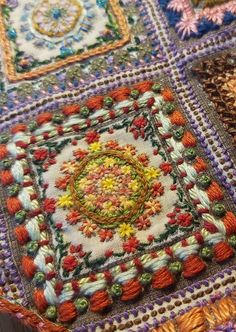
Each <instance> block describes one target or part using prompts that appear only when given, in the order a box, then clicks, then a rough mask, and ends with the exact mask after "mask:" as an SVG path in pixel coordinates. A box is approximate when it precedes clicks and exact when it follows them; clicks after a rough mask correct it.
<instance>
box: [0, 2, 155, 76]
mask: <svg viewBox="0 0 236 332" xmlns="http://www.w3.org/2000/svg"><path fill="white" fill-rule="evenodd" d="M135 5H136V4H135V3H133V2H132V3H131V2H128V1H125V2H122V1H120V2H119V1H117V0H109V1H108V0H101V1H96V0H86V1H85V0H80V1H77V0H65V1H54V0H49V1H47V0H45V1H36V2H35V1H22V0H21V1H11V0H9V1H5V0H2V1H1V2H0V7H1V11H0V38H1V43H2V44H3V46H4V47H3V57H4V62H5V69H6V73H7V76H8V79H9V80H10V81H18V80H23V79H30V78H35V77H39V76H41V75H43V74H45V73H48V72H51V71H53V70H55V69H60V68H63V67H64V66H65V65H67V64H73V63H75V62H77V63H78V62H81V61H83V60H86V59H89V58H91V57H94V56H96V57H99V59H100V60H99V61H98V63H97V68H100V69H102V67H103V66H104V60H103V56H105V55H107V54H109V57H108V58H109V63H110V64H111V63H112V61H113V60H114V61H115V60H116V59H117V61H118V63H121V64H122V63H123V62H126V61H130V60H131V59H130V55H129V52H130V51H131V52H135V54H138V53H139V52H140V56H141V58H143V57H145V56H147V57H150V56H151V55H156V45H155V44H156V43H152V40H151V39H150V38H149V35H150V36H151V34H150V33H148V31H147V30H146V29H147V26H148V25H149V22H148V21H147V20H145V22H142V19H140V17H139V13H138V11H139V9H140V10H142V12H143V13H145V11H144V10H143V9H142V6H139V9H138V7H136V6H135ZM141 43H142V45H141ZM127 45H129V49H128V50H127V48H126V47H127ZM124 47H125V48H124ZM113 57H114V59H113Z"/></svg>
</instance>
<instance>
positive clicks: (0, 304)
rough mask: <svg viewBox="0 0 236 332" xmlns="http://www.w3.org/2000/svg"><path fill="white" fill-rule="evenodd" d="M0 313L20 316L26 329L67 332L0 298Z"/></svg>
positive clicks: (65, 329) (61, 327)
mask: <svg viewBox="0 0 236 332" xmlns="http://www.w3.org/2000/svg"><path fill="white" fill-rule="evenodd" d="M0 312H2V313H6V314H10V315H14V314H22V316H23V317H22V318H21V322H22V323H23V324H24V325H26V326H27V327H31V328H37V330H38V331H39V332H68V329H67V328H65V327H63V326H59V325H55V324H53V323H51V322H49V321H48V320H46V319H44V318H42V317H39V316H38V315H37V314H36V313H34V312H32V311H30V310H27V309H25V308H24V307H22V306H20V305H18V304H14V303H12V302H9V301H8V300H6V299H3V298H0Z"/></svg>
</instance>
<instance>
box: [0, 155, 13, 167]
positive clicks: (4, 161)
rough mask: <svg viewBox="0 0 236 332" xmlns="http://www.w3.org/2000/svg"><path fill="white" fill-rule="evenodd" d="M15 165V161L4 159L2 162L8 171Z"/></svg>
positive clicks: (2, 165)
mask: <svg viewBox="0 0 236 332" xmlns="http://www.w3.org/2000/svg"><path fill="white" fill-rule="evenodd" d="M12 165H13V160H12V159H8V158H7V159H4V160H2V162H1V167H2V168H4V169H8V168H10V167H11V166H12Z"/></svg>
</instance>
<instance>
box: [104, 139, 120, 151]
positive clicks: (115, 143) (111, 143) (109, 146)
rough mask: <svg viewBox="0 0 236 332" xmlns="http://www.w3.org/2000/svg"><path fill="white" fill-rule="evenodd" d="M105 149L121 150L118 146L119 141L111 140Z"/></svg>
mask: <svg viewBox="0 0 236 332" xmlns="http://www.w3.org/2000/svg"><path fill="white" fill-rule="evenodd" d="M105 147H106V148H110V149H117V148H119V145H118V143H117V141H113V140H111V141H108V142H106V144H105Z"/></svg>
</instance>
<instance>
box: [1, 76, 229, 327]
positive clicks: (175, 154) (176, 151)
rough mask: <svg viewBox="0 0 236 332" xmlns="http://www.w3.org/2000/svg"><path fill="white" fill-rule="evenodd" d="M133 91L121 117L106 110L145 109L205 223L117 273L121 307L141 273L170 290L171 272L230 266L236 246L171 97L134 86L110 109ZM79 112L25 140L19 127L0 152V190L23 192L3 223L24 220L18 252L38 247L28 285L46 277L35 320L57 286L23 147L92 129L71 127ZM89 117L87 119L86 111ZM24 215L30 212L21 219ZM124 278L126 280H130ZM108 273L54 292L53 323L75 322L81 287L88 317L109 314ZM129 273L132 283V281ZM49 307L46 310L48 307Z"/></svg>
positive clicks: (46, 119) (41, 122)
mask: <svg viewBox="0 0 236 332" xmlns="http://www.w3.org/2000/svg"><path fill="white" fill-rule="evenodd" d="M134 90H137V91H138V92H139V94H140V97H139V98H138V99H137V100H134V101H133V100H130V101H129V103H128V105H127V106H125V107H123V108H121V109H120V108H119V106H118V105H119V100H118V104H117V106H113V108H114V109H115V110H116V109H117V111H118V114H119V112H121V113H123V112H125V113H127V112H130V111H133V110H136V111H137V108H138V107H140V106H139V104H140V105H142V106H141V107H143V106H144V105H145V106H146V107H148V109H149V110H150V112H151V113H152V114H153V115H154V117H155V121H156V127H157V130H158V132H159V133H160V135H161V137H162V139H163V140H164V141H165V142H166V144H167V146H168V148H169V152H170V156H171V158H172V160H173V162H174V163H175V165H176V166H177V167H178V171H179V172H180V176H181V177H182V179H183V181H184V183H185V187H186V189H187V190H188V192H189V195H190V197H191V199H192V200H193V202H194V204H195V206H196V208H197V210H198V213H199V214H201V218H202V219H203V220H204V223H203V228H202V229H201V230H200V232H199V231H198V232H195V233H194V234H193V236H191V237H189V238H187V239H185V240H183V241H182V242H180V243H177V244H176V245H173V246H171V247H169V248H165V250H162V251H158V252H153V253H150V254H147V255H144V256H141V257H140V259H139V263H138V266H137V265H136V264H137V263H136V262H135V260H134V261H130V262H129V263H126V264H123V265H122V270H121V271H119V272H118V273H119V274H120V277H121V276H122V274H123V275H127V277H125V282H124V283H122V284H121V285H122V287H121V288H119V287H120V286H119V287H118V286H117V287H118V288H117V292H118V289H119V294H120V295H119V296H121V300H123V301H129V300H130V299H133V298H135V297H137V296H138V295H139V294H140V293H141V292H142V291H143V287H144V284H142V283H143V281H142V280H144V279H143V278H144V274H145V273H147V272H148V273H150V272H151V275H152V277H151V278H150V282H151V284H152V287H153V288H157V289H162V288H166V287H169V286H170V285H172V284H173V283H175V280H176V278H175V277H174V274H175V273H176V272H177V273H178V272H179V271H181V270H183V272H182V275H183V277H184V278H192V277H194V276H196V275H197V274H199V273H200V272H201V271H202V270H204V269H205V268H206V263H205V262H204V261H203V258H204V259H209V258H210V257H211V256H212V255H213V257H214V260H215V261H216V262H218V263H221V262H223V261H225V260H227V259H229V258H230V257H232V256H233V255H234V250H233V249H232V245H233V246H234V245H235V243H234V234H235V216H234V215H233V213H231V212H230V211H227V210H226V209H225V207H224V205H222V204H221V203H220V201H221V200H222V199H223V193H222V190H221V189H220V187H219V185H218V184H217V182H215V181H214V180H212V179H211V177H209V176H208V175H207V174H206V173H205V170H206V167H207V165H206V164H205V163H204V161H203V160H202V159H201V158H199V157H197V155H196V150H195V147H196V144H197V143H196V139H195V137H194V136H193V135H192V133H191V132H190V131H188V130H186V129H185V123H186V120H185V118H184V117H183V116H182V114H181V112H180V111H179V110H178V109H177V107H176V105H175V104H174V103H173V96H172V94H171V92H170V91H169V90H167V89H164V90H163V89H162V88H161V87H160V85H159V84H154V83H153V82H143V83H141V84H139V85H136V86H135V87H134V88H133V90H132V89H129V88H126V89H125V90H123V93H124V91H125V93H126V94H125V95H124V94H123V93H121V91H122V90H117V91H116V94H115V93H113V98H112V99H113V100H114V102H116V98H118V97H114V96H118V95H119V96H120V95H121V96H122V100H125V101H126V98H127V96H128V95H129V94H130V93H131V92H132V91H134ZM118 91H119V94H118ZM127 94H128V95H127ZM109 98H110V97H109ZM119 98H120V97H119ZM124 98H125V99H124ZM104 100H106V98H105V99H104ZM141 100H142V102H141ZM86 107H88V106H86ZM83 109H84V108H83V107H81V108H79V106H76V107H75V106H73V107H70V108H69V107H66V108H65V109H64V111H63V112H64V115H65V120H64V119H63V118H62V117H58V115H56V116H55V117H54V118H53V115H52V114H51V113H44V114H42V115H40V116H38V117H37V119H36V122H35V123H34V126H33V127H31V126H30V128H32V129H31V130H32V134H29V132H28V128H27V126H25V125H18V126H15V127H13V128H12V129H11V131H12V134H13V135H14V137H15V138H13V142H14V143H13V142H12V143H8V144H2V145H1V159H2V160H5V161H4V163H3V165H4V164H5V166H4V168H5V169H4V170H2V171H1V181H2V183H3V185H4V186H8V185H12V184H13V183H17V184H18V185H23V187H22V190H21V191H20V193H19V194H18V192H17V193H16V195H15V193H14V195H13V197H12V196H9V197H8V198H7V207H8V211H9V213H10V215H15V218H20V219H19V220H20V222H22V221H23V220H24V218H26V223H25V224H24V225H19V226H17V227H16V228H15V235H16V237H17V239H18V241H19V243H20V244H21V245H23V244H25V243H27V242H28V241H29V240H31V241H37V242H38V246H39V249H38V253H37V254H36V256H35V258H34V259H33V258H31V257H30V256H24V257H23V260H22V268H23V270H24V272H25V274H26V276H27V277H28V278H32V277H33V276H34V275H35V273H36V271H37V273H40V272H43V273H46V280H45V286H44V287H43V288H39V289H37V290H35V292H34V301H35V304H36V306H37V308H38V310H39V311H40V312H45V310H47V311H46V315H47V316H48V311H49V310H52V308H51V307H50V306H54V305H56V304H58V300H57V295H56V294H57V291H56V292H55V287H58V286H59V284H57V283H55V282H56V280H55V279H54V278H55V275H56V274H55V272H54V258H53V256H54V254H53V251H52V250H51V249H50V247H49V241H48V235H47V231H46V228H47V226H46V224H45V223H44V219H43V215H42V214H41V211H40V207H39V204H38V202H37V197H36V195H35V193H34V189H33V187H32V184H33V183H32V180H31V177H30V176H29V174H30V169H29V166H28V165H27V163H26V159H25V157H26V150H25V149H26V148H28V146H29V144H32V143H36V142H40V141H42V139H44V140H47V139H49V138H50V137H53V136H55V135H58V134H59V135H63V134H64V133H65V132H67V133H68V132H70V131H75V132H78V131H79V130H81V128H83V127H84V126H88V125H89V126H91V121H90V120H89V118H88V119H85V120H79V123H80V125H78V124H77V123H78V122H77V121H78V120H76V119H77V118H78V116H77V115H76V116H75V114H78V112H80V111H81V110H83ZM89 111H90V112H91V109H89ZM96 112H97V110H96ZM95 114H96V113H95ZM111 116H112V118H113V116H117V114H116V113H111V112H110V111H109V112H108V118H110V117H111ZM72 118H73V122H72ZM58 121H59V123H60V125H59V126H58V125H57V122H58ZM62 121H63V122H62ZM97 121H98V120H93V123H92V124H93V125H94V124H96V123H97ZM102 121H104V120H103V118H101V117H99V122H100V123H101V122H102ZM173 126H174V127H173ZM176 126H178V127H179V131H180V132H178V131H177V132H173V129H172V128H176ZM49 128H50V129H49ZM176 129H177V128H176ZM176 129H175V130H176ZM10 155H11V156H13V157H14V158H16V160H15V162H14V163H13V164H10V165H9V166H10V168H9V166H8V165H7V160H9V159H5V158H6V157H9V156H10ZM162 170H163V172H164V173H165V174H168V172H170V170H171V164H170V163H168V162H166V163H164V164H163V165H162ZM26 211H29V212H28V213H27V212H26ZM22 218H23V220H22ZM28 218H31V219H28ZM21 220H22V221H21ZM227 240H228V241H227ZM203 244H204V245H203ZM199 250H200V251H201V257H200V256H199ZM173 258H174V262H173V263H171V264H172V265H169V266H168V262H171V261H172V259H173ZM175 260H176V261H175ZM177 263H178V264H177ZM176 264H177V265H176ZM174 266H176V267H174ZM140 268H141V269H143V270H144V272H145V273H144V274H141V275H139V271H140ZM124 271H125V272H124ZM131 271H132V272H131ZM146 271H147V272H146ZM149 271H150V272H149ZM128 272H129V274H130V276H129V277H128ZM137 272H138V275H139V277H138V275H137ZM109 273H110V275H109V278H108V279H107V276H106V274H105V273H104V274H103V273H98V274H97V275H96V274H95V275H93V276H92V280H91V281H90V282H89V280H88V279H87V278H85V279H83V278H82V279H80V280H77V281H76V282H74V281H73V282H72V283H71V284H70V283H66V284H65V285H61V286H60V287H61V290H60V293H59V294H60V297H62V296H63V297H62V298H64V299H66V300H64V301H66V302H65V303H62V304H60V305H59V306H58V319H59V320H60V321H61V322H63V323H64V322H65V321H68V320H69V321H70V320H73V319H75V317H76V315H77V310H79V311H81V310H82V307H81V305H82V304H81V303H82V300H83V299H82V298H81V299H77V300H74V301H73V302H72V299H73V298H74V296H75V295H76V294H81V295H85V296H86V292H85V293H84V291H85V288H84V287H85V285H86V289H87V288H90V289H91V291H89V297H90V298H89V302H90V310H92V311H94V312H97V311H100V310H103V309H104V308H105V307H107V306H110V305H111V303H112V299H111V296H110V294H109V293H108V292H107V282H108V280H109V283H110V282H111V281H112V279H113V273H114V272H112V270H111V271H110V272H109ZM116 273H117V272H116ZM134 273H135V278H134V277H133V274H134ZM119 274H118V275H119ZM118 275H117V277H118ZM90 278H91V277H90ZM94 278H95V279H94ZM145 284H146V281H145ZM57 285H58V286H57ZM82 285H83V287H82ZM113 286H114V284H113ZM113 286H112V287H113ZM93 288H94V289H95V291H94V292H93V291H92V289H93ZM66 289H68V290H66ZM109 289H110V288H109ZM68 291H69V292H68ZM81 292H82V293H81ZM117 294H118V293H117ZM64 301H63V302H64ZM83 301H85V300H83ZM85 304H86V307H87V306H88V305H89V303H87V302H86V301H85V302H84V305H85ZM48 305H50V306H49V307H48ZM83 310H84V309H83ZM64 312H68V314H66V315H64V314H63V313H64ZM69 313H70V314H69ZM54 317H55V316H54Z"/></svg>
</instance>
